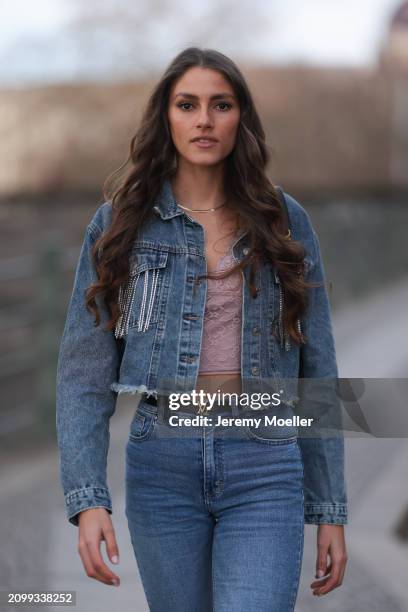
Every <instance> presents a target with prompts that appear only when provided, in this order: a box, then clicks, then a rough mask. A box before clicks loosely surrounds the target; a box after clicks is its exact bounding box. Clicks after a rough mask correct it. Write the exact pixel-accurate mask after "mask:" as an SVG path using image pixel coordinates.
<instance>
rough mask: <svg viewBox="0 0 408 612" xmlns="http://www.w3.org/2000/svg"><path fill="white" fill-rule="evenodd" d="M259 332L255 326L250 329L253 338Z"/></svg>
mask: <svg viewBox="0 0 408 612" xmlns="http://www.w3.org/2000/svg"><path fill="white" fill-rule="evenodd" d="M260 331H261V330H260V329H259V327H257V326H256V325H255V327H253V328H252V333H253V334H254V336H256V334H259V332H260Z"/></svg>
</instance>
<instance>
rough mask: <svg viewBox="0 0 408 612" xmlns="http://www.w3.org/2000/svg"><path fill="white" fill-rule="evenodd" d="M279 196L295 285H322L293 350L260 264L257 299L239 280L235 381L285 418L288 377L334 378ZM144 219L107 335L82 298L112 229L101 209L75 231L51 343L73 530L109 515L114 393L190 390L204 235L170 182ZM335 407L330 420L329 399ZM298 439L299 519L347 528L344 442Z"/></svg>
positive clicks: (326, 316) (292, 390)
mask: <svg viewBox="0 0 408 612" xmlns="http://www.w3.org/2000/svg"><path fill="white" fill-rule="evenodd" d="M284 197H285V200H286V203H287V208H288V214H289V218H290V224H291V231H292V237H293V239H294V240H300V241H301V242H302V243H303V245H304V246H305V248H306V251H307V256H306V260H305V261H306V267H307V277H306V278H307V280H308V281H323V282H322V283H321V286H320V287H319V288H314V289H310V290H309V291H311V299H310V307H309V309H308V311H307V314H306V316H305V317H304V319H303V320H302V321H301V322H300V323H301V326H302V329H303V331H304V332H305V333H306V336H307V338H308V342H307V343H306V344H304V345H301V346H299V345H297V344H296V343H294V342H292V341H291V340H290V339H288V338H286V337H283V338H282V337H281V338H280V339H279V337H278V338H277V337H276V336H275V335H273V334H272V333H271V327H272V321H276V319H277V318H278V320H279V317H281V315H282V292H281V288H280V279H279V275H278V274H277V272H276V270H274V268H273V267H272V266H271V265H270V263H267V262H265V263H263V264H262V265H261V267H260V269H259V270H258V271H257V272H256V275H255V282H256V286H257V288H258V297H257V298H256V299H254V298H253V297H251V295H250V293H249V291H248V288H247V286H246V283H243V303H242V309H243V310H242V340H241V377H242V392H243V393H245V392H246V393H251V392H254V391H256V392H260V391H262V390H267V391H268V392H271V388H272V389H276V388H279V389H281V390H283V391H284V395H283V398H282V399H283V405H284V407H285V408H286V409H287V410H289V411H293V412H292V414H293V413H295V412H296V409H297V408H298V407H299V406H300V405H301V402H302V398H301V395H299V393H298V388H297V387H298V384H297V383H298V380H299V377H304V378H305V379H307V378H311V379H330V380H337V376H338V372H337V363H336V355H335V347H334V341H333V335H332V327H331V319H330V306H329V300H328V295H327V291H326V287H325V283H324V278H325V277H324V267H323V263H322V258H321V254H320V247H319V241H318V238H317V235H316V232H315V230H314V229H313V227H312V224H311V221H310V217H309V215H308V213H307V212H306V211H305V209H304V208H303V207H302V206H301V204H299V203H298V202H297V201H296V200H295V199H294V198H293V197H291V196H290V195H288V194H286V193H284ZM154 213H155V214H154V219H153V220H150V221H149V223H148V224H147V225H145V226H144V227H143V229H142V232H141V235H139V237H138V238H137V239H136V240H135V242H134V247H133V249H132V252H131V255H130V270H131V276H130V282H129V283H128V284H127V285H126V286H125V287H122V288H121V292H120V295H119V300H120V303H121V306H122V308H121V310H122V316H121V319H120V320H119V321H118V324H117V325H116V329H115V330H113V331H110V332H107V331H105V330H104V329H102V328H103V327H104V324H105V322H106V320H108V318H109V317H108V314H107V311H106V307H105V306H104V304H102V301H101V300H99V296H98V297H97V303H98V306H99V308H100V309H101V314H102V317H101V324H100V325H99V326H94V316H93V315H92V314H91V313H89V312H88V311H87V310H86V308H85V295H84V293H85V289H86V288H87V287H89V285H90V284H91V283H92V282H94V281H95V280H97V275H96V271H95V267H94V265H93V263H92V260H91V248H92V246H93V244H94V242H95V240H96V239H97V238H98V237H99V236H100V235H101V233H102V232H103V231H104V230H105V228H107V226H108V225H109V223H110V222H111V214H112V209H111V204H110V203H109V202H105V203H104V204H102V205H101V206H100V207H99V208H98V209H97V211H96V213H95V214H94V216H93V218H92V219H91V220H90V222H89V224H88V226H87V228H86V231H85V237H84V241H83V244H82V249H81V253H80V256H79V260H78V264H77V268H76V274H75V280H74V287H73V291H72V295H71V298H70V302H69V306H68V312H67V317H66V322H65V327H64V331H63V335H62V339H61V343H60V351H59V358H58V366H57V389H56V391H57V406H56V409H57V410H56V425H57V436H58V445H59V451H60V467H61V481H62V485H63V490H64V496H65V505H66V511H67V517H68V519H69V521H70V522H71V523H72V524H73V525H78V516H77V514H78V513H79V512H80V511H82V510H85V509H86V508H90V507H97V506H102V507H105V508H106V509H107V510H108V511H109V512H110V513H112V503H111V497H110V493H109V489H108V486H107V477H106V468H107V454H108V448H109V419H110V417H111V416H112V414H113V413H114V411H115V406H116V400H117V394H118V393H147V395H153V396H155V397H157V395H158V394H166V393H169V392H172V391H176V392H182V391H185V392H191V391H192V390H193V389H194V388H195V383H196V380H197V375H198V367H199V357H200V348H201V337H202V330H203V314H204V309H205V300H206V290H207V284H206V280H205V279H201V280H199V281H197V278H196V277H197V276H199V275H202V274H205V273H206V271H207V269H206V258H205V249H204V229H203V227H202V226H201V225H200V224H199V223H198V222H196V221H195V220H193V219H191V218H190V217H189V216H188V215H187V214H186V213H185V212H184V211H183V210H182V209H181V208H180V207H179V206H178V205H177V202H176V201H175V198H174V194H173V192H172V189H171V184H170V181H169V180H166V181H165V182H164V183H163V185H162V189H161V192H160V194H159V196H158V198H157V201H156V202H155V206H154ZM246 237H247V232H244V233H243V234H241V235H240V236H238V237H237V240H236V242H235V244H234V245H233V249H232V253H233V256H234V258H235V259H236V260H237V261H238V260H240V259H241V258H242V257H243V256H244V255H245V254H246V252H247V250H246V249H248V243H247V241H246ZM247 273H248V269H245V270H244V271H242V274H243V276H245V275H247ZM148 289H149V290H148ZM169 356H171V358H169ZM330 401H331V400H330ZM334 410H335V415H337V416H338V415H340V406H339V405H338V404H337V403H336V401H335V402H334ZM293 427H295V426H289V425H288V427H287V429H286V430H285V429H284V431H283V432H282V433H281V435H283V436H285V435H288V436H290V435H293ZM340 429H341V427H340ZM295 430H296V434H297V431H298V430H297V428H296V427H295ZM298 441H299V445H300V448H301V452H302V458H303V464H304V501H305V522H306V523H315V524H319V523H335V524H344V523H347V497H346V486H345V481H344V439H343V436H342V435H335V436H332V437H328V436H323V435H321V434H316V436H314V437H306V436H299V438H298Z"/></svg>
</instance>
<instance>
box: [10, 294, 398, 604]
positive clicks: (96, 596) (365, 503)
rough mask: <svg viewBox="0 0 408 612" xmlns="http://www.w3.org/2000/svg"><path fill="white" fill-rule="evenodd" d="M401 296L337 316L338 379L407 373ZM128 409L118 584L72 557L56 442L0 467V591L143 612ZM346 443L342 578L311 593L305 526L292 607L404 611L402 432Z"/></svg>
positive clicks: (117, 439)
mask: <svg viewBox="0 0 408 612" xmlns="http://www.w3.org/2000/svg"><path fill="white" fill-rule="evenodd" d="M407 298H408V282H406V283H402V284H401V285H400V286H398V287H394V288H392V289H391V288H390V289H388V290H386V291H385V292H384V294H383V295H378V297H376V298H375V299H374V298H373V297H371V298H370V299H369V300H367V301H366V302H364V303H363V302H362V303H361V304H359V305H355V306H353V308H351V309H350V310H349V311H343V312H342V313H339V314H338V315H337V316H336V318H335V320H334V328H335V335H336V346H337V353H338V361H339V369H340V376H353V377H358V376H367V375H369V376H371V377H373V376H378V377H380V376H384V377H386V376H406V375H407V372H408V348H407V347H408V343H407V342H403V341H402V340H404V339H405V340H406V338H404V337H403V332H404V330H405V334H406V321H405V314H404V313H405V308H406V303H407ZM404 326H405V327H404ZM135 407H136V399H135V396H128V397H120V398H119V400H118V405H117V410H116V413H115V415H114V416H113V418H112V421H111V446H110V453H109V467H108V477H109V484H110V489H111V492H112V496H113V507H114V514H113V523H114V527H115V530H116V535H117V540H118V544H119V549H120V555H121V562H120V565H119V566H118V567H117V572H118V574H119V575H120V577H121V581H122V583H121V586H120V588H119V589H118V588H115V587H109V586H107V585H104V584H102V583H99V582H96V581H95V580H92V579H90V578H88V577H87V576H86V574H85V573H84V570H83V568H82V563H81V561H80V558H79V556H78V554H77V536H78V530H77V528H76V527H74V526H73V525H71V524H69V523H68V521H67V520H66V519H65V515H64V509H63V500H62V492H61V489H60V484H59V476H58V457H57V453H56V448H51V449H43V451H42V452H41V453H40V452H38V453H37V454H36V455H35V456H33V457H32V458H30V460H29V461H27V460H26V458H24V459H25V461H23V458H21V460H20V462H18V463H13V464H12V465H8V466H3V468H2V472H1V473H0V490H1V498H0V511H1V517H2V520H1V523H0V538H1V550H2V552H1V556H0V588H1V589H6V588H15V589H24V588H31V589H38V588H42V589H45V588H47V589H54V590H57V589H75V590H76V591H77V606H76V610H77V611H78V612H94V611H95V612H96V611H98V612H103V611H105V610H112V609H115V607H116V608H117V609H118V610H120V612H148V608H147V605H146V600H145V597H144V593H143V589H142V587H141V584H140V580H139V577H138V572H137V567H136V562H135V559H134V556H133V550H132V548H131V544H130V538H129V533H128V528H127V523H126V517H125V510H124V452H125V441H126V439H127V432H128V427H129V423H130V420H131V418H132V414H133V411H134V409H135ZM346 448H347V457H346V470H347V481H348V490H349V499H350V524H349V525H347V526H346V537H347V543H348V552H349V557H350V560H349V563H348V568H347V573H346V577H345V581H344V584H343V585H342V587H341V588H339V589H336V590H335V591H334V592H332V593H330V594H329V595H327V596H325V597H322V598H316V597H314V596H313V595H312V594H311V590H310V588H309V583H310V582H311V581H312V580H313V577H314V565H315V547H316V527H315V526H314V525H307V526H306V532H305V548H304V563H303V567H302V575H301V584H300V589H299V597H298V604H297V606H296V612H309V611H310V612H311V611H312V610H313V611H315V610H319V609H321V610H327V611H331V612H337V611H338V612H340V611H341V612H347V611H350V612H368V611H369V610H370V612H377V611H378V612H404V611H406V610H408V589H407V588H406V577H407V575H408V573H407V569H408V546H407V545H406V544H402V543H401V542H398V541H397V540H396V539H395V537H394V536H393V532H392V529H393V527H394V526H395V523H396V521H397V519H398V516H399V513H400V512H401V510H402V509H403V507H404V504H408V493H407V487H406V485H405V484H404V483H406V477H407V466H408V442H407V440H405V439H400V438H392V439H387V438H373V437H361V436H360V437H354V438H350V437H348V438H347V439H346ZM104 556H105V558H107V557H106V555H105V554H104ZM12 609H13V608H5V611H6V610H7V612H9V611H10V610H12ZM36 609H40V608H38V607H37V608H36ZM44 609H46V610H51V609H54V608H50V607H48V608H44ZM55 609H57V608H55ZM58 609H59V610H60V608H58ZM231 612H233V611H231ZM248 612H252V611H248ZM253 612H255V611H253Z"/></svg>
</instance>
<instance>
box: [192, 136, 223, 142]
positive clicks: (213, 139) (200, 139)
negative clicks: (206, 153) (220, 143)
mask: <svg viewBox="0 0 408 612" xmlns="http://www.w3.org/2000/svg"><path fill="white" fill-rule="evenodd" d="M197 141H198V142H217V140H216V138H209V137H208V138H207V137H206V136H197V137H196V138H193V139H192V141H191V142H197Z"/></svg>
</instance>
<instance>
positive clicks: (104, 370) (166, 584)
mask: <svg viewBox="0 0 408 612" xmlns="http://www.w3.org/2000/svg"><path fill="white" fill-rule="evenodd" d="M268 159H269V156H268V152H267V148H266V145H265V135H264V131H263V129H262V126H261V122H260V120H259V116H258V114H257V111H256V109H255V106H254V103H253V100H252V97H251V94H250V91H249V90H248V87H247V85H246V83H245V80H244V78H243V76H242V74H241V72H240V71H239V69H238V68H237V67H236V66H235V65H234V63H233V62H232V61H231V60H230V59H229V58H227V57H226V56H225V55H223V54H221V53H219V52H217V51H214V50H201V49H198V48H188V49H186V50H184V51H183V52H181V53H180V54H179V55H178V56H177V57H176V58H175V59H174V60H173V62H172V63H171V65H170V66H169V67H168V68H167V70H166V72H165V74H164V75H163V77H162V78H161V79H160V81H159V82H158V84H157V85H156V87H155V90H154V91H153V93H152V95H151V97H150V99H149V101H148V104H147V107H146V110H145V113H144V117H143V119H142V122H141V126H140V128H139V130H138V132H137V134H136V135H135V136H134V138H133V139H132V142H131V153H130V155H129V158H128V160H127V161H128V162H129V161H130V162H131V164H130V170H129V171H128V172H127V174H126V175H125V176H124V177H122V180H121V181H120V182H119V184H118V185H117V186H116V188H115V190H113V192H112V194H113V195H112V194H111V196H112V197H111V198H110V197H109V195H108V194H105V195H106V196H107V201H106V202H105V203H104V204H102V205H101V206H100V207H99V208H98V210H97V212H96V213H95V215H94V217H93V219H92V220H91V221H90V223H89V225H88V227H87V230H86V235H85V239H84V243H83V246H82V251H81V254H80V258H79V262H78V266H77V270H76V276H75V283H74V290H73V294H72V297H71V301H70V304H69V308H68V315H67V320H66V324H65V329H64V333H63V337H62V340H61V347H60V354H59V361H58V372H57V432H58V443H59V448H60V455H61V478H62V484H63V488H64V494H65V502H66V509H67V516H68V519H69V521H70V522H71V523H72V524H74V525H77V526H79V545H78V550H79V553H80V556H81V559H82V562H83V565H84V568H85V570H86V573H87V575H88V576H90V577H93V578H95V579H97V580H100V581H101V582H104V583H105V584H119V576H118V575H117V574H116V573H115V572H114V571H112V570H111V569H110V568H109V567H108V566H107V565H106V564H105V563H104V561H103V559H102V556H101V553H100V542H101V540H105V541H106V547H107V553H108V556H109V558H110V560H111V561H112V562H113V563H115V561H116V558H115V557H117V556H118V547H117V543H116V540H115V534H114V529H113V526H112V522H111V517H110V515H111V514H112V504H111V498H110V494H109V490H108V488H107V484H106V459H107V452H108V445H109V418H110V417H111V415H112V414H113V412H114V410H115V403H116V398H117V394H118V393H142V398H141V401H140V403H139V405H138V407H137V409H136V412H135V414H134V417H133V420H132V423H131V426H130V433H129V440H128V444H127V447H126V516H127V519H128V525H129V530H130V535H131V540H132V544H133V548H134V552H135V556H136V559H137V563H138V566H139V570H140V575H141V578H142V582H143V586H144V589H145V593H146V597H147V601H148V603H149V607H150V609H151V610H153V611H154V612H162V611H163V612H164V611H166V612H170V611H177V612H182V611H184V610H185V611H187V610H188V611H190V610H194V611H195V612H199V611H203V612H204V611H205V612H208V611H210V610H215V611H217V612H221V611H224V610H225V611H227V610H228V612H232V611H233V612H238V611H239V610H246V611H248V610H249V611H250V610H254V611H255V610H256V611H257V612H261V611H266V610H268V611H269V612H270V611H272V610H274V611H275V610H276V611H277V612H278V611H279V612H286V611H291V610H293V609H294V605H295V600H296V596H297V591H298V585H299V577H300V570H301V562H302V554H303V535H304V523H305V522H306V523H312V524H317V525H318V529H317V548H318V556H317V561H316V578H317V577H318V575H320V576H323V579H321V580H315V581H313V582H312V583H311V585H310V586H311V588H312V591H313V594H314V595H322V594H326V593H328V592H329V591H331V590H332V589H334V588H335V587H337V586H339V585H340V584H341V583H342V580H343V575H344V572H345V565H346V559H347V554H346V548H345V541H344V524H346V523H347V499H346V489H345V483H344V447H343V438H342V436H341V435H333V436H330V437H328V436H326V435H322V432H321V431H320V430H319V431H318V430H317V429H316V428H315V429H313V425H312V427H311V429H309V431H312V432H313V435H310V434H309V435H308V434H307V433H303V431H302V432H301V431H300V429H301V428H300V427H298V425H297V424H295V423H294V422H292V421H290V419H288V420H286V419H284V420H281V422H280V424H278V425H277V424H276V423H277V422H276V421H275V422H273V423H272V420H269V421H266V420H265V419H264V418H263V417H264V415H266V414H267V411H268V413H269V414H271V413H274V414H275V416H276V415H278V416H285V417H289V416H293V415H294V411H295V408H297V407H300V406H302V407H303V409H306V408H308V409H309V406H308V403H307V402H306V400H305V398H306V393H305V394H304V395H303V397H300V396H298V395H297V393H296V392H297V387H298V382H299V379H300V377H302V379H303V380H307V379H313V380H314V381H318V380H323V381H326V382H327V381H330V380H335V379H336V377H337V365H336V357H335V350H334V344H333V336H332V330H331V322H330V311H329V303H328V297H327V293H326V290H325V287H324V269H323V264H322V260H321V256H320V249H319V242H318V239H317V236H316V233H315V231H314V229H313V227H312V225H311V222H310V218H309V216H308V214H307V213H306V211H305V210H304V208H303V207H302V206H301V205H300V204H299V203H298V202H297V201H296V200H294V199H293V198H292V197H291V196H289V195H288V194H283V195H284V203H285V206H286V207H287V213H288V219H289V222H290V228H289V231H288V227H287V226H286V225H285V214H284V209H285V207H283V208H282V206H281V202H280V199H279V197H278V190H277V189H276V188H275V187H274V186H273V185H272V184H271V183H270V181H269V180H268V178H267V176H266V172H265V169H266V166H267V163H268ZM85 290H86V301H85ZM102 298H103V299H102ZM85 306H86V308H85ZM94 318H95V321H94V320H93V319H94ZM102 319H103V320H105V321H104V322H105V323H106V325H105V326H103V325H102V322H103V321H102ZM194 390H195V391H199V390H201V391H202V394H201V396H200V398H199V402H198V403H197V402H196V396H194V394H193V392H194ZM221 390H222V391H223V392H227V393H230V398H231V401H226V402H223V401H222V398H221V394H220V393H218V395H217V392H220V391H221ZM260 391H262V392H264V395H265V392H266V391H268V392H269V396H268V395H267V399H266V403H265V404H263V405H262V406H260V404H259V398H260V395H261V394H260V393H259V392H260ZM271 391H273V393H271ZM324 391H325V392H324V393H323V394H322V393H321V392H320V387H319V395H318V399H317V402H315V401H314V400H313V402H312V409H313V407H314V406H315V404H318V405H319V409H320V412H319V415H322V414H327V411H328V408H327V406H329V407H330V410H331V412H332V415H334V421H331V423H333V422H335V423H336V425H337V423H338V417H339V414H340V410H339V405H338V402H337V396H335V394H333V393H332V392H330V390H329V392H327V388H326V387H325V389H324ZM183 393H184V394H185V393H187V394H189V395H188V397H187V401H186V402H184V403H183V402H180V401H179V402H178V404H177V401H176V402H175V403H176V405H174V399H175V398H176V399H177V398H178V399H179V400H181V399H182V397H181V396H180V394H183ZM205 393H206V394H207V395H205ZM177 394H179V395H177ZM212 394H215V395H212ZM210 397H213V399H214V398H215V399H216V400H217V401H216V402H215V403H211V402H209V403H207V404H206V403H205V400H206V398H207V399H208V398H210ZM243 397H246V399H248V398H250V403H249V406H248V404H245V402H244V401H243V399H242V398H243ZM268 397H269V399H268ZM314 397H315V396H314ZM237 398H238V399H237ZM211 401H212V400H211ZM251 402H252V403H251ZM210 404H211V405H210ZM323 404H324V409H323V412H322V410H321V408H322V405H323ZM276 406H278V408H275V407H276ZM260 407H261V410H258V409H259V408H260ZM255 411H256V412H255ZM194 414H197V415H199V417H201V420H200V419H198V420H197V419H194V418H191V419H190V423H189V422H188V421H187V420H186V416H189V417H193V416H194ZM309 414H310V413H309ZM254 415H255V417H256V418H260V417H262V418H261V419H260V421H259V422H257V421H256V419H255V418H254ZM228 416H229V417H232V418H227V417H228ZM315 416H316V415H315ZM203 417H207V420H205V419H203ZM249 417H251V418H249ZM224 418H225V421H224V420H223V419H224ZM315 420H316V421H318V420H319V419H315ZM305 421H308V424H309V425H310V423H312V422H313V421H314V419H313V418H312V419H309V420H307V419H305ZM219 422H220V423H219ZM218 423H219V424H218ZM304 429H305V430H306V429H307V428H306V427H305V428H304ZM335 429H336V430H337V431H338V430H339V429H341V427H340V428H339V427H335ZM328 469H330V474H329V473H328V472H327V470H328ZM327 557H328V558H327Z"/></svg>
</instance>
